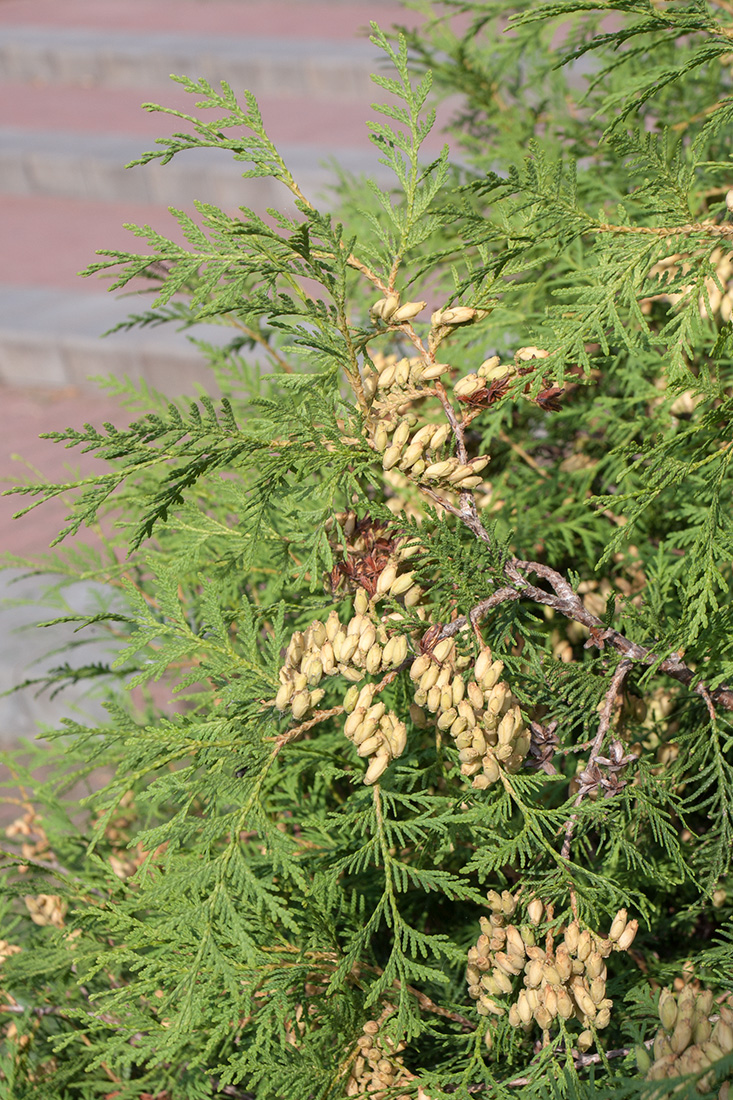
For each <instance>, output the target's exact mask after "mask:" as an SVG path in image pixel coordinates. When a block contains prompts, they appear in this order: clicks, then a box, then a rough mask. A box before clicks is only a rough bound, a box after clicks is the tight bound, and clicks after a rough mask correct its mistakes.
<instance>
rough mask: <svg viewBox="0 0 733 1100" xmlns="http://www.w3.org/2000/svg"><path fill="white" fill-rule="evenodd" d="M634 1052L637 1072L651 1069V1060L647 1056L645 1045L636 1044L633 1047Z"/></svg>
mask: <svg viewBox="0 0 733 1100" xmlns="http://www.w3.org/2000/svg"><path fill="white" fill-rule="evenodd" d="M634 1053H635V1054H636V1068H637V1069H638V1071H639V1073H647V1072H648V1071H649V1070H650V1069H651V1064H652V1060H651V1058H650V1057H649V1052H648V1050H647V1049H646V1047H643V1046H638V1047H636V1048H635V1051H634Z"/></svg>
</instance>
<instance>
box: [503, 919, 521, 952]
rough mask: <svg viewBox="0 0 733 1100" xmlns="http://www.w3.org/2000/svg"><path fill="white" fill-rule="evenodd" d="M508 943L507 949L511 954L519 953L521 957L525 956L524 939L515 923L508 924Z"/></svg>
mask: <svg viewBox="0 0 733 1100" xmlns="http://www.w3.org/2000/svg"><path fill="white" fill-rule="evenodd" d="M506 944H507V951H508V952H509V954H510V955H518V956H519V957H520V958H521V959H523V958H524V954H525V946H524V940H523V939H522V933H521V932H520V931H519V929H518V928H517V927H516V926H515V925H513V924H510V925H508V926H507V930H506Z"/></svg>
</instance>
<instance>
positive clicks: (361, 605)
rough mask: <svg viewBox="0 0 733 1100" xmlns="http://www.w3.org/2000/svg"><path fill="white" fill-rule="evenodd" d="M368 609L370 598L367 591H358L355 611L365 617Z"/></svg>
mask: <svg viewBox="0 0 733 1100" xmlns="http://www.w3.org/2000/svg"><path fill="white" fill-rule="evenodd" d="M368 607H369V597H368V596H367V594H366V591H365V589H363V588H359V589H357V592H356V595H355V596H354V611H355V612H356V614H357V615H364V614H366V611H367V608H368Z"/></svg>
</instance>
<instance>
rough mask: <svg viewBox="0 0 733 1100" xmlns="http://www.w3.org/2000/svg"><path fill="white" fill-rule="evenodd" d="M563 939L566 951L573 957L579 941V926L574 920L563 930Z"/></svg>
mask: <svg viewBox="0 0 733 1100" xmlns="http://www.w3.org/2000/svg"><path fill="white" fill-rule="evenodd" d="M564 939H565V946H566V947H567V949H568V951H569V952H570V954H571V955H574V954H575V952H576V951H577V949H578V941H579V939H580V926H579V924H578V922H577V921H576V920H574V921H573V922H572V923H571V924H569V925H568V926H567V928H566V929H565V936H564Z"/></svg>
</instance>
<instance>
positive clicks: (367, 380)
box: [361, 369, 378, 401]
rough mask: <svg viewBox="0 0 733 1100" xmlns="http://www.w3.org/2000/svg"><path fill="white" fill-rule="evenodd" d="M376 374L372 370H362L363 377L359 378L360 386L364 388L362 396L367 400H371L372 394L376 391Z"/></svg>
mask: <svg viewBox="0 0 733 1100" xmlns="http://www.w3.org/2000/svg"><path fill="white" fill-rule="evenodd" d="M377 381H378V379H377V376H376V374H374V373H373V372H372V371H367V370H366V369H365V371H364V377H363V378H362V380H361V384H362V387H363V389H364V396H365V397H366V399H367V401H371V399H372V398H373V397H374V394H375V393H376V392H377Z"/></svg>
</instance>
